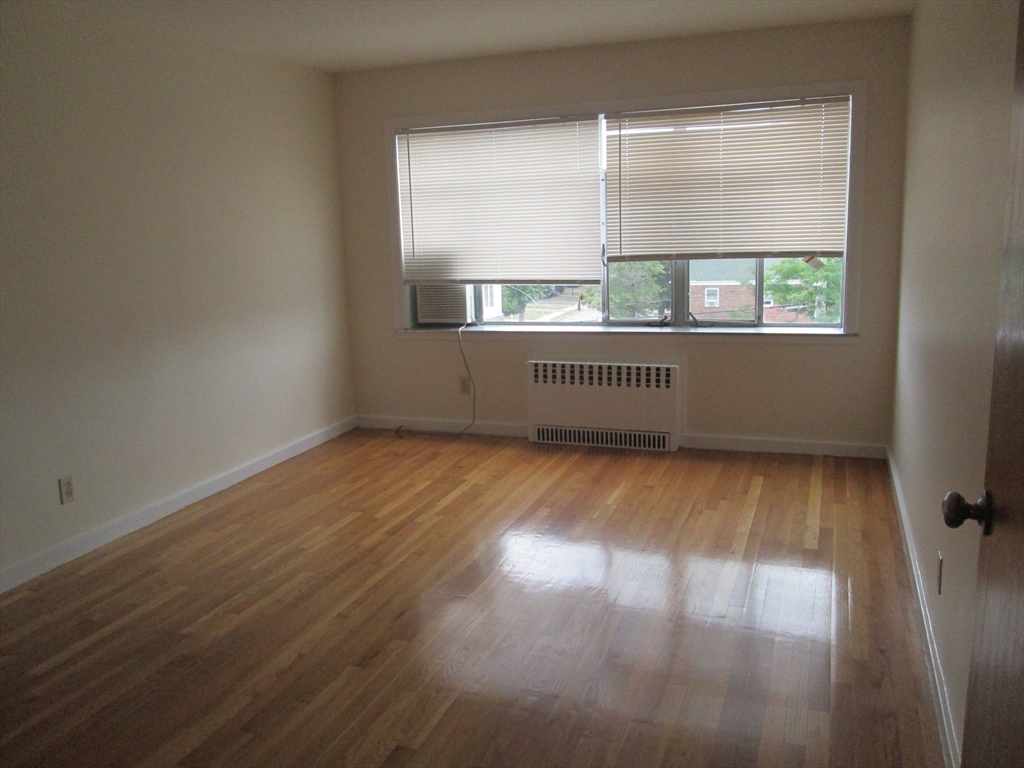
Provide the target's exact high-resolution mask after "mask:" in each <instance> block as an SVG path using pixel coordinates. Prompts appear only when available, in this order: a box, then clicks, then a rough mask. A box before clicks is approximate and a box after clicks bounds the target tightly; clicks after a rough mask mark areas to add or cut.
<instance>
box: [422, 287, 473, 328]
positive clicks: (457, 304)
mask: <svg viewBox="0 0 1024 768" xmlns="http://www.w3.org/2000/svg"><path fill="white" fill-rule="evenodd" d="M473 307H474V302H473V286H471V285H418V286H416V321H417V322H418V323H419V324H420V325H465V324H466V323H472V322H473V321H474V316H475V315H474V311H473Z"/></svg>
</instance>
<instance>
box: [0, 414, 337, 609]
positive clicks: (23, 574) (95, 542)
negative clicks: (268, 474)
mask: <svg viewBox="0 0 1024 768" xmlns="http://www.w3.org/2000/svg"><path fill="white" fill-rule="evenodd" d="M355 427H356V419H355V417H350V418H347V419H345V420H344V421H339V422H338V423H337V424H334V425H332V426H330V427H327V428H326V429H321V430H320V431H319V432H314V433H313V434H311V435H306V436H305V437H303V438H300V439H299V440H296V441H295V442H293V443H289V444H288V445H285V446H283V447H281V448H277V449H275V450H273V451H271V452H270V453H265V454H263V455H262V456H259V457H257V458H255V459H253V460H252V461H249V462H246V463H245V464H242V465H240V466H237V467H235V468H233V469H229V470H227V471H226V472H222V473H221V474H219V475H216V476H214V477H211V478H209V479H207V480H204V481H202V482H201V483H197V484H196V485H193V486H192V487H191V488H186V489H185V490H183V491H178V492H177V493H174V494H171V495H170V496H167V497H166V498H163V499H160V500H159V501H155V502H153V503H152V504H148V505H147V506H145V507H143V508H142V509H137V510H135V511H134V512H130V513H128V514H127V515H125V516H124V517H119V518H118V519H116V520H111V521H110V522H109V523H105V524H103V525H101V526H100V527H99V528H94V529H93V530H91V531H86V532H85V533H83V534H80V535H79V536H76V537H75V538H73V539H71V540H70V541H65V542H63V543H61V544H57V545H56V546H54V547H50V548H49V549H47V550H45V551H43V552H40V553H39V554H38V555H35V556H34V557H30V558H29V559H27V560H22V561H21V562H20V563H15V564H14V565H12V566H10V567H8V568H4V569H3V570H0V592H6V591H7V590H8V589H11V588H12V587H16V586H18V585H19V584H23V583H25V582H26V581H28V580H29V579H34V578H35V577H36V576H39V575H41V574H44V573H46V572H47V571H49V570H52V569H54V568H56V567H57V566H59V565H64V564H65V563H69V562H71V561H72V560H74V559H75V558H76V557H81V556H82V555H84V554H86V553H88V552H91V551H92V550H94V549H97V548H99V547H102V546H103V545H104V544H109V543H110V542H112V541H114V540H115V539H119V538H121V537H122V536H126V535H127V534H129V533H132V532H134V531H137V530H139V529H140V528H144V527H145V526H147V525H149V524H150V523H155V522H156V521H157V520H159V519H161V518H163V517H167V515H170V514H173V513H174V512H177V511H178V510H180V509H184V508H185V507H187V506H189V505H190V504H195V503H196V502H197V501H202V500H203V499H205V498H207V497H209V496H212V495H213V494H215V493H218V492H219V491H223V490H224V489H225V488H229V487H230V486H232V485H234V484H235V483H239V482H241V481H242V480H245V479H246V478H247V477H252V476H253V475H255V474H257V473H259V472H262V471H263V470H265V469H269V468H270V467H272V466H274V465H275V464H280V463H281V462H282V461H287V460H288V459H290V458H292V457H294V456H298V455H299V454H300V453H303V452H304V451H308V450H309V449H310V448H315V447H316V446H318V445H320V444H321V443H326V442H327V441H328V440H333V439H334V438H335V437H338V435H342V434H344V433H345V432H348V431H349V430H350V429H354V428H355Z"/></svg>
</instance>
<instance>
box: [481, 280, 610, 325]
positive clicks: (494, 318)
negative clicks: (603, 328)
mask: <svg viewBox="0 0 1024 768" xmlns="http://www.w3.org/2000/svg"><path fill="white" fill-rule="evenodd" d="M488 288H491V291H490V292H489V291H488V290H487V289H488ZM482 309H483V313H482V314H483V320H484V322H485V323H600V322H601V286H599V285H494V286H486V285H485V286H483V307H482Z"/></svg>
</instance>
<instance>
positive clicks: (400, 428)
mask: <svg viewBox="0 0 1024 768" xmlns="http://www.w3.org/2000/svg"><path fill="white" fill-rule="evenodd" d="M467 325H469V323H466V324H465V325H463V326H462V327H460V328H459V354H461V355H462V365H463V367H464V368H465V369H466V375H467V376H469V391H470V394H472V395H473V418H472V420H471V421H470V422H469V424H467V425H466V426H464V427H463V428H462V429H460V430H459V431H458V432H438V431H431V430H426V429H409V428H408V427H407V426H405V425H404V424H399V425H398V426H397V427H395V437H401V436H402V432H403V431H404V432H416V433H417V434H421V435H449V436H450V435H464V434H466V433H467V432H468V431H469V430H471V429H472V428H473V425H474V424H476V380H475V379H474V378H473V371H471V370H470V369H469V360H467V359H466V348H465V346H463V344H462V331H463V329H465V327H466V326H467Z"/></svg>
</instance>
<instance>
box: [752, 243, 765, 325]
mask: <svg viewBox="0 0 1024 768" xmlns="http://www.w3.org/2000/svg"><path fill="white" fill-rule="evenodd" d="M755 274H756V277H755V278H754V307H755V309H754V325H764V259H763V258H760V259H758V260H757V269H756V271H755Z"/></svg>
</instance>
